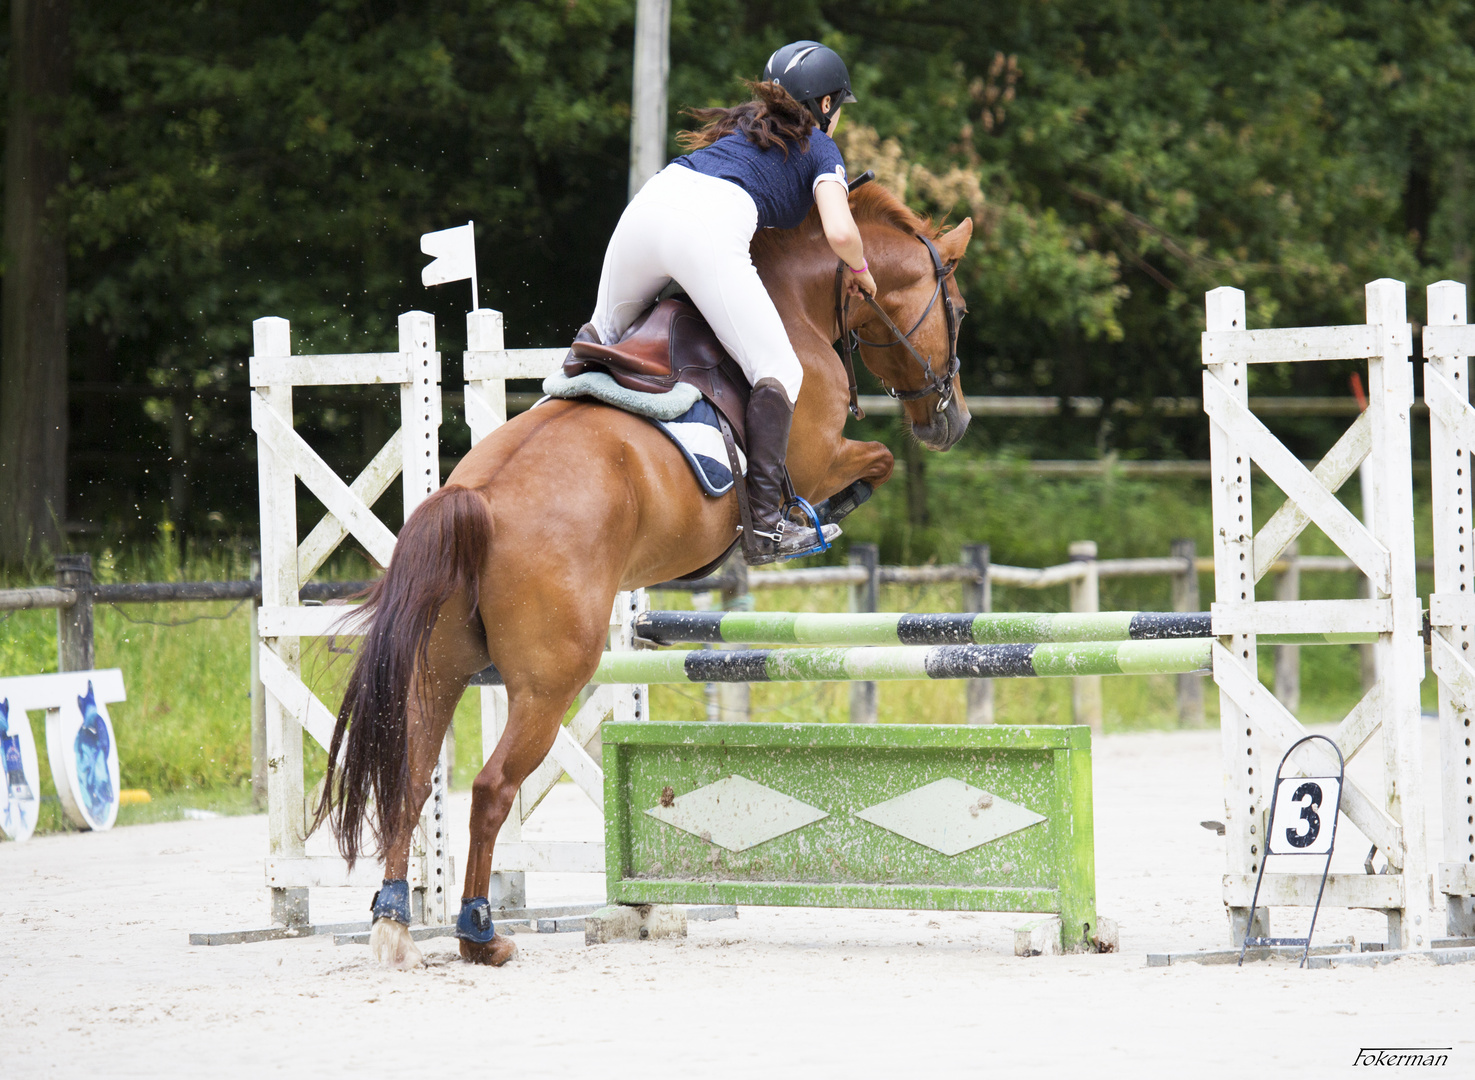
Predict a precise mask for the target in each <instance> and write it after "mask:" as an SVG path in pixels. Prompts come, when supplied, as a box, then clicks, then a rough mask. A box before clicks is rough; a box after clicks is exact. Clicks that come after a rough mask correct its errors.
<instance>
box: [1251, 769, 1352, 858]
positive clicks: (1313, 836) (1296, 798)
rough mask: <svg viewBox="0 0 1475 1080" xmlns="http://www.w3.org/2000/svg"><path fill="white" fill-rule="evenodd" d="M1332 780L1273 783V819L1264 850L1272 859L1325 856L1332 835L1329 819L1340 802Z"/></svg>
mask: <svg viewBox="0 0 1475 1080" xmlns="http://www.w3.org/2000/svg"><path fill="white" fill-rule="evenodd" d="M1341 793H1342V781H1341V779H1340V778H1339V777H1335V776H1289V777H1284V778H1282V779H1280V780H1278V781H1277V782H1276V785H1275V800H1274V803H1275V816H1274V817H1273V818H1272V819H1271V822H1270V835H1269V837H1267V838H1266V849H1267V850H1268V851H1269V852H1270V854H1272V855H1327V854H1329V853H1330V852H1331V850H1332V836H1333V835H1334V834H1335V833H1336V828H1335V825H1334V819H1333V815H1335V814H1336V812H1337V806H1338V805H1339V803H1340V801H1341Z"/></svg>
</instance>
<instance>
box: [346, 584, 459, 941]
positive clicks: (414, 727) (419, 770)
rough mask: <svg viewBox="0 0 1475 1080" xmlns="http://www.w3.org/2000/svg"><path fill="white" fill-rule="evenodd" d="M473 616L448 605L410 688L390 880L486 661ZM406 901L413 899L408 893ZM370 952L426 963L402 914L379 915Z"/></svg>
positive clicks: (406, 855) (404, 864)
mask: <svg viewBox="0 0 1475 1080" xmlns="http://www.w3.org/2000/svg"><path fill="white" fill-rule="evenodd" d="M469 615H470V605H469V603H467V602H466V601H464V600H462V599H460V598H454V599H452V600H451V601H449V602H448V603H447V604H446V605H445V607H444V608H443V609H442V612H441V616H440V618H439V619H437V622H436V627H435V630H434V631H433V632H432V634H431V638H430V650H429V659H430V663H429V665H428V667H427V668H426V669H424V670H421V671H417V672H416V686H412V687H411V690H410V698H409V702H408V703H407V708H406V716H405V724H406V733H407V735H408V737H409V738H408V748H407V749H408V752H409V768H410V790H409V804H408V806H407V808H406V812H405V816H404V823H403V825H402V827H401V828H400V830H399V832H398V834H397V835H396V836H395V837H394V839H393V841H392V842H391V843H390V845H389V847H388V849H387V850H386V851H385V853H384V878H385V882H386V885H388V883H390V882H396V883H398V882H405V881H407V879H408V878H409V870H410V844H411V842H412V840H413V839H414V835H415V827H416V826H417V825H418V824H419V821H420V812H421V810H423V809H424V807H425V800H426V799H428V798H429V797H430V788H431V781H432V779H433V777H434V775H435V767H436V764H437V763H438V762H439V760H440V750H441V745H442V744H443V743H444V742H445V737H446V731H447V730H448V729H449V728H450V726H451V720H452V719H453V718H454V716H455V714H456V705H457V704H458V703H459V702H460V700H461V696H462V695H463V694H464V693H465V692H466V683H467V681H468V679H469V677H470V676H469V675H467V674H463V673H464V672H469V671H476V670H479V669H480V668H481V667H483V666H485V664H486V652H485V648H484V647H483V644H482V642H481V639H480V635H479V634H478V633H477V632H475V631H474V630H471V629H468V627H467V620H468V618H469ZM422 678H423V679H424V680H425V684H426V685H427V686H428V688H429V692H428V693H425V694H423V695H422V694H421V693H419V692H418V690H417V688H416V687H417V686H418V685H419V683H420V680H421V679H422ZM447 779H449V778H447ZM447 885H449V882H448V883H447ZM396 887H401V886H398V885H396ZM405 901H406V903H408V895H406V897H405ZM401 914H404V912H401ZM369 951H370V954H371V955H372V956H373V958H374V959H375V960H377V961H378V962H379V963H380V964H382V965H384V966H386V967H390V968H396V969H407V968H414V967H419V966H420V965H421V964H422V963H423V962H424V960H423V957H422V956H421V954H420V949H419V947H418V946H416V944H415V941H414V939H413V938H411V937H410V928H409V927H408V926H407V925H406V924H405V923H404V922H401V921H400V920H399V918H397V917H395V918H377V917H376V918H375V919H374V925H373V928H372V929H371V931H370V933H369Z"/></svg>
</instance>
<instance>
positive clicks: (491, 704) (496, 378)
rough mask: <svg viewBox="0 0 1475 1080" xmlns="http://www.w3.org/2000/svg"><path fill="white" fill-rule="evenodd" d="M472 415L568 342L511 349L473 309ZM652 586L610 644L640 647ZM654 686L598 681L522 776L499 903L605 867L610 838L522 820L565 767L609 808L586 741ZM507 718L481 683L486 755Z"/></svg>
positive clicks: (544, 372) (497, 416) (486, 417)
mask: <svg viewBox="0 0 1475 1080" xmlns="http://www.w3.org/2000/svg"><path fill="white" fill-rule="evenodd" d="M466 345H467V349H466V353H465V357H464V365H465V366H464V374H465V379H466V423H467V426H468V427H470V428H471V443H472V445H473V446H474V445H476V444H477V443H478V442H480V441H481V440H482V439H484V438H486V436H488V435H490V434H491V433H492V432H493V431H495V430H496V429H497V428H499V427H501V426H502V425H503V424H505V423H506V422H507V380H508V379H537V380H539V381H542V380H543V379H545V378H547V377H548V376H549V375H552V374H554V373H555V372H557V371H558V369H559V366H560V365H561V364H562V363H563V358H564V356H565V355H566V353H567V350H566V349H508V348H506V347H505V338H504V336H503V320H502V313H501V312H500V311H492V310H490V309H486V308H483V309H482V310H480V311H473V312H471V313H470V314H469V315H467V316H466ZM648 607H649V602H648V600H647V598H646V594H645V590H643V589H641V590H637V591H634V592H622V593H619V594H618V595H617V596H616V598H615V604H614V609H613V610H612V611H611V613H610V648H612V649H630V648H633V647H634V628H633V622H634V619H635V616H636V615H638V614H640V613H641V612H643V611H645V610H647V608H648ZM648 700H649V690H648V688H647V687H644V686H599V687H596V688H594V690H593V692H592V694H591V695H590V696H589V698H588V700H587V701H585V702H584V704H583V706H582V707H581V708H580V709H579V711H578V712H577V713H576V714H575V716H574V718H573V719H572V720H570V721H569V722H568V724H566V725H565V726H564V727H563V728H561V729H560V730H559V733H558V739H557V741H555V742H554V744H553V749H552V750H551V751H550V752H549V754H548V757H547V758H546V759H545V760H544V762H543V764H542V765H540V766H538V768H537V769H535V770H534V771H533V774H532V775H531V776H529V777H528V779H527V780H526V781H525V782H524V783H523V785H522V789H521V791H519V792H518V795H517V799H516V801H515V802H514V803H513V812H512V813H510V814H509V815H508V816H507V821H506V822H505V823H504V824H503V826H502V831H501V833H500V834H499V835H498V837H497V846H496V849H495V852H494V854H493V861H492V867H493V870H494V871H495V872H494V873H493V875H492V884H491V887H490V889H489V891H488V894H487V895H488V899H490V901H491V904H492V907H493V908H521V907H524V906H525V905H526V886H525V882H526V874H527V872H528V871H554V872H561V873H579V872H583V873H601V874H602V873H604V870H605V865H604V843H603V841H597V842H593V841H591V842H586V843H579V842H556V841H554V842H540V843H530V842H527V841H524V840H523V839H522V826H523V824H524V822H526V821H527V820H528V818H529V816H530V815H531V814H532V813H533V811H534V810H536V809H537V807H538V804H539V803H540V802H542V800H543V798H544V796H546V795H547V794H548V792H549V791H551V790H552V789H553V785H554V784H556V783H558V781H559V778H560V777H562V776H563V774H564V773H565V772H567V773H568V774H569V777H570V778H571V779H572V780H573V782H574V783H575V784H576V785H577V786H578V788H579V790H580V791H582V792H583V793H584V794H585V795H586V796H587V797H588V798H589V801H590V802H592V803H593V804H594V805H595V806H596V807H598V808H599V811H600V813H601V814H602V813H603V812H604V773H603V771H602V770H601V769H600V767H599V765H598V764H597V763H596V762H595V761H594V759H593V758H592V757H590V756H589V752H588V751H587V750H586V749H585V747H587V746H588V745H589V744H590V743H591V742H593V740H594V739H595V738H596V737H597V736H598V734H599V729H600V726H601V725H602V724H603V723H604V721H605V719H606V718H607V717H609V716H611V715H613V716H614V718H615V719H616V720H646V719H649V708H648V704H647V703H648ZM506 725H507V691H506V690H505V689H504V688H503V687H500V686H483V687H481V738H482V758H483V760H485V759H487V758H489V757H491V754H492V751H493V750H494V749H495V748H496V745H497V740H498V739H500V738H501V737H502V732H503V730H504V729H505V727H506Z"/></svg>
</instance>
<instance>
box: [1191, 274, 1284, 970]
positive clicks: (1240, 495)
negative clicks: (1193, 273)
mask: <svg viewBox="0 0 1475 1080" xmlns="http://www.w3.org/2000/svg"><path fill="white" fill-rule="evenodd" d="M1204 309H1205V315H1206V324H1207V330H1208V332H1209V333H1214V332H1216V331H1242V330H1245V329H1247V328H1246V326H1245V294H1244V293H1243V292H1242V291H1241V290H1239V289H1235V288H1231V287H1229V286H1222V287H1220V288H1217V289H1214V290H1212V291H1211V292H1209V293H1208V295H1207V296H1206V297H1205V298H1204ZM1204 362H1205V367H1204V394H1205V396H1206V397H1207V395H1208V392H1209V388H1210V383H1211V382H1212V383H1215V384H1217V385H1218V387H1220V388H1222V389H1223V390H1224V391H1225V392H1226V393H1227V394H1228V395H1229V397H1230V398H1232V399H1233V400H1234V401H1236V402H1238V403H1239V404H1240V405H1243V406H1246V407H1248V406H1249V400H1250V387H1249V370H1248V369H1249V365H1247V364H1246V363H1244V362H1243V361H1242V360H1231V361H1227V362H1223V363H1211V362H1210V356H1209V353H1208V349H1207V347H1205V354H1204ZM1209 458H1210V464H1211V466H1212V469H1211V474H1212V483H1211V486H1210V499H1211V501H1212V504H1213V520H1214V599H1215V601H1216V602H1220V603H1223V602H1237V603H1247V602H1252V601H1253V600H1254V599H1255V578H1254V566H1255V561H1254V533H1255V526H1254V520H1253V517H1252V515H1251V513H1250V455H1249V452H1248V451H1247V450H1245V449H1244V448H1243V447H1241V446H1239V445H1238V444H1237V441H1236V440H1235V439H1234V437H1233V436H1232V435H1231V434H1230V433H1229V431H1228V430H1226V429H1225V428H1224V427H1223V426H1221V425H1220V424H1219V423H1217V422H1216V421H1214V420H1213V419H1212V418H1211V419H1210V421H1209ZM1228 652H1229V657H1230V661H1229V662H1231V663H1234V664H1236V665H1238V666H1239V667H1241V668H1242V669H1243V670H1244V671H1245V672H1246V674H1248V675H1249V676H1250V677H1252V678H1257V677H1258V676H1257V673H1256V670H1255V669H1256V663H1255V636H1254V635H1253V634H1243V633H1241V634H1235V635H1233V636H1232V639H1231V640H1230V641H1229V644H1228ZM1219 732H1220V739H1221V741H1222V743H1223V748H1224V762H1225V776H1224V840H1225V845H1224V846H1225V852H1226V863H1225V871H1226V873H1227V874H1229V875H1231V876H1244V875H1249V874H1255V873H1257V872H1258V871H1259V869H1260V858H1259V855H1260V850H1261V848H1262V847H1263V838H1264V830H1263V827H1262V825H1261V817H1262V815H1263V811H1264V808H1265V805H1266V804H1265V783H1264V773H1265V769H1266V767H1267V763H1266V762H1265V761H1264V760H1263V759H1262V760H1257V759H1256V757H1255V751H1256V749H1257V747H1256V744H1255V740H1254V737H1253V735H1252V734H1251V729H1250V727H1249V721H1248V717H1247V716H1246V715H1245V713H1244V711H1243V710H1242V709H1241V708H1240V707H1239V706H1238V705H1237V704H1235V702H1234V699H1233V698H1231V697H1230V696H1229V694H1228V693H1227V692H1225V691H1224V690H1222V689H1221V690H1220V692H1219ZM1256 767H1259V769H1260V772H1261V779H1260V780H1259V781H1258V782H1257V781H1256V779H1255V776H1254V769H1255V768H1256ZM1269 767H1270V768H1274V765H1273V764H1270V765H1269ZM1249 919H1250V910H1249V908H1248V907H1234V906H1231V907H1229V933H1230V940H1231V941H1232V942H1233V943H1235V944H1238V943H1239V942H1241V941H1243V940H1244V937H1245V933H1246V931H1248V930H1251V929H1252V930H1253V932H1254V933H1255V934H1257V935H1262V936H1263V935H1266V934H1268V933H1269V932H1270V917H1269V914H1268V913H1267V912H1265V910H1264V909H1261V911H1260V912H1259V913H1258V914H1257V916H1256V918H1255V925H1254V927H1253V928H1251V927H1250V926H1249Z"/></svg>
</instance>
